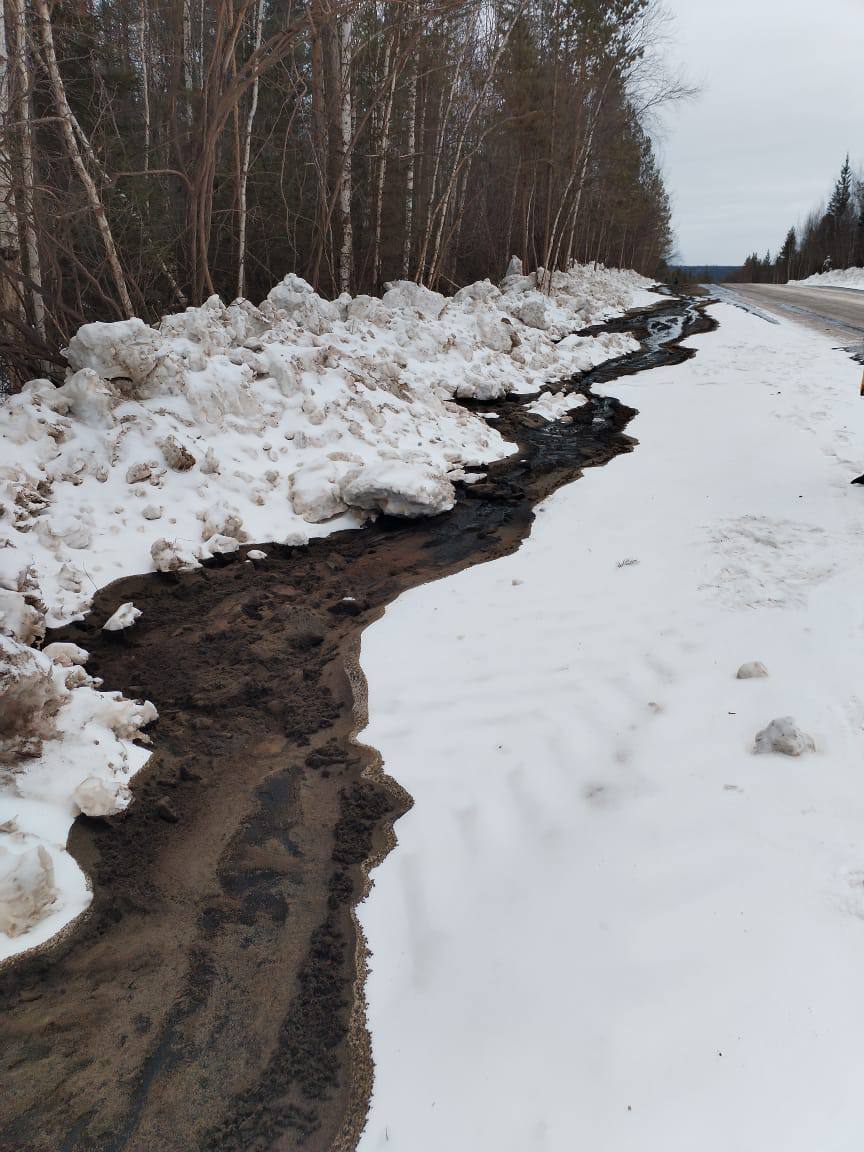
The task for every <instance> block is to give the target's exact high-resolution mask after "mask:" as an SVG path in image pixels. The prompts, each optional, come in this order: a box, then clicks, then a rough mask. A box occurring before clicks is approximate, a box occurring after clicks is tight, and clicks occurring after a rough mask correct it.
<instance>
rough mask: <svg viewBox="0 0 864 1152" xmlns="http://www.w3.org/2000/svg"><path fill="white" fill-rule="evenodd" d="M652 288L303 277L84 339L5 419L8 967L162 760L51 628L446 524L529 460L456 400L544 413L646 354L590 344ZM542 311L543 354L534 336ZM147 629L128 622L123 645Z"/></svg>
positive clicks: (0, 755) (61, 902) (0, 452)
mask: <svg viewBox="0 0 864 1152" xmlns="http://www.w3.org/2000/svg"><path fill="white" fill-rule="evenodd" d="M649 287H650V282H649V281H647V280H645V279H643V278H642V277H640V276H637V275H636V274H635V273H632V272H627V271H618V270H613V269H605V268H598V269H593V268H578V267H577V268H574V269H573V270H572V271H571V272H569V273H566V274H563V273H556V274H555V276H554V277H553V278H552V284H551V288H550V291H549V293H548V295H546V294H544V293H542V292H540V291H538V288H537V278H536V277H535V276H533V275H532V276H522V275H521V270H520V272H519V274H517V273H516V272H514V273H513V274H512V275H510V276H508V278H507V279H506V281H505V282H504V285H503V289H499V288H498V287H496V286H495V285H493V284H491V283H490V282H489V281H484V282H482V283H480V284H475V285H470V286H468V287H467V288H465V289H462V290H461V291H460V292H458V293H457V294H456V295H455V296H454V297H452V298H450V299H447V298H445V297H444V296H441V295H439V294H437V293H434V292H430V291H428V290H427V289H425V288H422V287H420V286H418V285H415V284H410V283H404V282H398V283H396V284H393V285H390V286H388V290H387V292H386V293H385V295H384V297H383V298H382V299H376V298H372V297H368V296H359V297H356V298H353V299H352V298H351V297H349V296H342V297H340V298H339V300H338V301H328V300H324V299H322V298H321V297H319V296H318V295H317V294H316V293H315V292H314V291H313V290H312V288H311V287H310V286H309V285H308V284H306V283H305V281H303V280H302V279H300V278H299V277H297V276H294V275H289V276H287V277H286V278H285V279H284V280H283V281H282V283H281V284H279V285H277V286H276V287H275V288H274V289H273V290H272V291H271V292H270V294H269V296H268V298H267V299H266V300H265V301H264V302H263V303H262V304H261V306H260V308H256V307H255V306H253V305H252V304H251V303H249V302H248V301H245V300H237V301H235V302H234V303H233V304H231V305H228V306H225V305H224V304H223V303H222V302H221V301H220V300H219V299H218V298H217V297H213V298H211V299H210V300H208V301H207V302H206V303H205V304H204V305H202V306H201V307H198V308H189V309H187V310H186V311H185V312H182V313H179V314H177V315H173V316H166V317H165V318H164V319H163V320H162V321H161V323H160V324H159V325H158V327H150V326H148V325H147V324H145V323H144V322H143V321H142V320H140V319H132V320H125V321H121V322H119V323H114V324H105V323H93V324H85V325H84V326H83V327H82V328H81V329H79V331H78V332H77V333H76V334H75V335H74V336H73V337H72V339H71V340H70V342H69V347H68V349H67V352H66V356H67V359H68V362H69V372H68V374H67V378H66V380H65V381H64V383H63V385H62V386H61V387H59V388H56V387H55V386H54V385H53V384H52V383H51V382H50V381H47V380H34V381H31V382H30V383H29V384H28V385H26V386H25V388H24V389H23V391H22V392H21V393H20V394H19V395H15V396H10V397H7V398H6V399H5V401H4V402H3V403H2V405H0V519H2V526H0V688H2V689H3V690H4V692H5V698H4V699H0V859H2V861H3V863H2V865H0V960H2V959H3V958H4V957H5V956H9V955H12V954H14V953H15V952H17V951H20V950H22V949H24V948H28V947H31V946H33V945H36V944H39V943H42V942H44V941H45V940H47V939H49V938H50V936H51V935H52V934H53V933H55V932H56V931H58V930H59V929H60V928H61V927H63V925H65V924H66V923H67V922H68V921H69V920H70V919H72V918H73V917H74V916H75V915H77V914H78V913H79V912H80V911H81V910H83V908H85V907H86V905H87V903H88V902H89V898H90V897H89V893H88V890H87V882H86V879H85V877H84V876H83V875H82V874H81V873H80V870H79V869H78V868H77V865H75V864H74V862H73V861H72V860H71V858H70V857H69V856H68V854H67V853H66V851H65V843H66V837H67V833H68V828H69V825H70V823H71V821H72V820H73V819H74V817H75V816H76V814H77V813H78V812H79V811H84V812H88V813H89V814H90V815H94V816H96V815H112V814H114V813H116V812H118V811H121V810H122V808H123V807H124V806H125V805H126V804H127V803H128V802H129V798H130V793H129V789H128V784H129V781H130V779H131V777H132V775H133V774H134V772H135V771H137V770H138V769H139V768H140V767H141V765H142V764H143V763H144V762H145V761H146V759H147V753H146V751H145V750H144V749H143V748H141V747H140V746H139V745H138V744H137V743H134V741H135V739H136V738H137V737H138V734H139V730H140V729H141V728H142V727H144V726H145V725H146V724H147V723H149V722H150V721H152V720H153V719H154V718H155V709H154V708H153V706H152V705H151V704H148V703H146V702H144V703H140V704H137V703H133V702H130V701H124V700H123V699H122V698H120V697H117V696H107V695H106V694H104V693H100V692H99V690H98V689H99V684H98V682H96V681H94V680H93V679H92V678H91V677H90V676H88V674H87V672H86V671H85V670H84V667H83V659H84V658H83V657H76V656H75V655H74V654H71V653H70V652H69V651H68V650H61V646H57V645H51V646H49V650H50V651H49V654H39V653H38V651H37V646H38V645H39V643H40V642H41V641H42V639H43V637H44V630H45V625H46V623H47V624H48V625H51V626H53V625H57V624H61V623H65V622H67V621H69V620H72V619H75V618H78V617H80V616H81V615H82V614H83V613H84V612H86V611H87V610H88V608H89V605H90V601H91V598H92V595H93V593H94V592H95V591H96V590H97V589H98V588H101V587H104V586H105V585H107V584H110V583H111V582H112V581H114V580H116V579H118V578H120V577H123V576H126V575H130V574H132V573H137V572H148V571H153V570H154V569H155V570H157V571H160V572H177V571H187V570H189V569H192V568H195V567H197V566H198V565H199V564H200V563H201V561H202V560H205V559H207V558H209V557H212V556H215V555H220V554H226V553H231V552H236V551H238V549H239V548H240V546H241V545H242V544H246V543H248V542H251V541H265V540H274V541H277V542H281V543H284V544H291V545H302V544H305V543H306V542H307V541H308V540H309V539H310V538H311V537H313V536H322V535H326V534H328V533H330V532H332V531H336V530H339V529H344V528H358V527H360V526H362V524H363V523H365V522H366V521H367V520H368V519H369V518H371V517H374V516H376V515H377V514H378V513H380V512H385V513H388V514H392V515H403V516H416V515H434V514H436V513H438V512H441V511H443V510H445V509H446V508H448V507H450V506H452V503H453V501H454V499H455V489H454V483H456V482H469V481H470V480H471V479H472V477H473V475H474V474H472V473H466V471H465V469H466V468H471V467H476V466H478V465H482V464H486V463H490V462H492V461H494V460H496V459H500V458H501V457H503V456H505V455H507V454H508V453H509V452H511V451H513V450H514V446H513V445H509V444H507V443H506V442H505V441H504V439H503V438H502V437H501V435H500V434H499V433H498V432H497V431H495V429H494V428H493V427H491V426H490V424H489V423H487V422H486V421H485V420H484V419H482V418H481V417H479V416H477V415H474V414H472V413H469V412H468V411H466V410H465V409H463V408H462V407H461V406H459V405H457V404H454V403H453V400H454V397H463V396H464V397H474V398H478V399H484V398H485V399H494V398H497V397H500V396H504V395H507V394H508V393H511V392H515V393H520V394H531V393H534V392H536V391H537V390H538V389H539V388H540V387H541V386H542V385H543V384H544V383H546V382H547V381H549V380H550V379H553V378H561V377H566V376H568V375H570V374H572V373H573V372H575V371H579V370H581V369H583V368H587V367H590V366H592V365H593V364H595V363H597V362H599V361H602V360H604V359H608V358H609V357H610V356H616V355H619V354H621V353H623V352H626V351H629V350H630V349H632V348H633V347H635V342H634V341H633V340H632V339H631V338H630V337H628V336H626V335H625V336H609V335H606V336H598V337H585V338H583V337H578V336H575V335H573V333H574V332H575V331H577V330H579V329H581V328H583V327H585V326H588V325H590V324H593V323H595V322H597V321H599V320H602V319H605V318H607V317H610V316H613V315H618V314H620V313H621V312H622V311H625V310H627V309H629V308H635V307H641V306H647V305H651V304H654V303H656V301H657V297H656V296H655V295H653V294H651V293H649V292H648V288H649ZM526 310H527V311H526ZM541 310H542V312H543V323H544V327H543V328H542V330H541V329H540V328H536V327H531V326H529V325H527V324H526V323H525V322H523V321H522V320H521V319H520V315H522V314H525V315H528V314H530V315H531V316H532V317H533V318H534V319H536V318H537V314H538V313H539V311H541ZM254 558H255V555H254V554H253V559H254ZM136 614H137V609H135V608H134V606H133V605H131V604H123V605H118V606H117V610H116V611H115V612H114V613H113V614H112V616H111V618H110V619H109V620H108V621H107V622H106V624H105V627H106V628H108V629H109V630H113V629H114V628H115V627H118V628H122V627H127V626H128V625H129V624H131V623H132V622H133V621H134V618H135V615H136ZM66 647H67V648H68V646H66ZM7 826H8V827H7ZM4 829H5V830H4ZM46 854H47V855H46ZM28 885H32V886H33V900H32V901H31V902H30V903H29V904H28V899H29V897H28V894H27V893H28ZM22 901H23V903H22ZM3 917H6V919H5V920H4V919H3ZM3 923H5V924H6V925H7V928H8V930H6V929H4V928H3V927H2V924H3ZM13 932H14V935H13V934H12V933H13Z"/></svg>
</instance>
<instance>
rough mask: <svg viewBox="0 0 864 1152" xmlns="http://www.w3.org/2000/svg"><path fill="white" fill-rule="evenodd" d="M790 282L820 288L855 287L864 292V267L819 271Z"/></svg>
mask: <svg viewBox="0 0 864 1152" xmlns="http://www.w3.org/2000/svg"><path fill="white" fill-rule="evenodd" d="M789 283H790V284H815V285H817V286H818V287H820V288H854V289H856V290H858V291H862V292H864V268H838V269H837V270H836V271H835V272H817V273H816V274H815V275H813V276H808V277H807V279H806V280H790V281H789Z"/></svg>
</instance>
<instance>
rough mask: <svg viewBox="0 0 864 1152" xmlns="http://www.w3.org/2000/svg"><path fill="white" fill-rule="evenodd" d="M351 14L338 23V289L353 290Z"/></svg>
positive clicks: (342, 290)
mask: <svg viewBox="0 0 864 1152" xmlns="http://www.w3.org/2000/svg"><path fill="white" fill-rule="evenodd" d="M351 31H352V19H351V16H350V15H349V16H344V17H343V18H342V20H340V22H339V35H338V41H337V45H338V47H337V51H338V54H339V157H340V161H341V164H340V167H341V173H340V177H339V218H340V223H341V231H342V242H341V245H340V248H339V291H340V292H350V291H351V280H352V273H353V257H354V232H353V229H352V227H351V191H352V187H351V174H352V163H351V161H352V152H353V147H352V139H351V137H352V125H353V116H352V107H351Z"/></svg>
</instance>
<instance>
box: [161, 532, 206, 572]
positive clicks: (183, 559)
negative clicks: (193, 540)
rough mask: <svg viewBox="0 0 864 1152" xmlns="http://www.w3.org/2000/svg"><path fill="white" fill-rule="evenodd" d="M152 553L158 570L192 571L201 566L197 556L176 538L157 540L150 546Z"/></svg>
mask: <svg viewBox="0 0 864 1152" xmlns="http://www.w3.org/2000/svg"><path fill="white" fill-rule="evenodd" d="M150 555H151V557H152V559H153V563H154V565H155V567H156V571H157V572H191V571H192V569H193V568H200V567H201V564H200V561H199V560H198V558H197V556H195V555H194V554H193V553H192V551H191V550H190V549H189V548H187V547H186V546H185V545H183V544H180V543H178V542H177V541H176V540H164V539H159V540H157V541H156V542H155V543H154V544H153V545H152V546H151V548H150Z"/></svg>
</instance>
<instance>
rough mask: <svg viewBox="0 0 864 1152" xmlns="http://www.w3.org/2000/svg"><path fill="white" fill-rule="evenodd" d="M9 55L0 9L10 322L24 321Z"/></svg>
mask: <svg viewBox="0 0 864 1152" xmlns="http://www.w3.org/2000/svg"><path fill="white" fill-rule="evenodd" d="M10 97H11V85H10V62H9V52H8V49H7V45H6V17H5V14H4V12H3V8H2V6H0V260H2V263H3V274H2V282H0V310H2V314H3V316H4V317H7V318H9V319H12V318H19V319H20V318H21V314H22V308H21V294H20V292H21V281H22V275H21V253H20V252H19V249H18V220H17V219H16V216H15V210H14V199H13V197H14V190H13V186H12V174H13V162H12V149H11V134H10V130H9V129H10V124H11V122H12V116H11V111H12V102H11V98H10Z"/></svg>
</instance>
